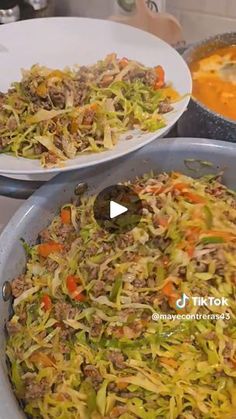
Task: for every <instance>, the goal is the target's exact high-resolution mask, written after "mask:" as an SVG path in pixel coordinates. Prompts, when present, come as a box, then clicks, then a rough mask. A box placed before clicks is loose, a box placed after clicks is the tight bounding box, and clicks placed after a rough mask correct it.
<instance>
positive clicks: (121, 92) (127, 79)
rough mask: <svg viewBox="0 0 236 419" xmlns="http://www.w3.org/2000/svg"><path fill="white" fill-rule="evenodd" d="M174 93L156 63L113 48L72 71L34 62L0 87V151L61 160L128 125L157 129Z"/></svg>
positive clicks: (103, 142)
mask: <svg viewBox="0 0 236 419" xmlns="http://www.w3.org/2000/svg"><path fill="white" fill-rule="evenodd" d="M178 99H179V95H178V93H177V92H176V91H175V90H174V89H173V88H172V87H171V86H170V85H168V84H166V81H165V72H164V69H163V68H162V67H161V66H157V67H155V68H148V67H145V66H144V65H142V64H140V63H138V62H136V61H132V60H128V59H126V58H122V59H118V58H117V56H116V54H110V55H108V56H107V57H106V58H105V59H104V60H103V61H99V62H98V63H97V64H95V65H92V66H88V67H84V66H82V67H79V68H78V69H77V70H72V69H66V70H64V71H61V70H52V69H48V68H45V67H40V66H39V65H35V66H33V67H32V68H31V69H30V70H29V71H24V72H23V78H22V80H21V81H20V82H16V83H13V85H12V87H11V88H10V89H9V91H8V92H7V93H6V94H1V93H0V150H1V152H2V153H6V152H11V153H14V154H15V155H16V156H22V157H26V158H31V159H40V161H41V164H42V165H43V166H44V167H53V166H58V165H62V164H63V162H65V161H66V160H67V159H72V158H74V157H76V156H78V155H79V154H80V153H88V152H93V153H97V152H101V151H104V150H109V149H112V148H113V147H115V145H116V144H117V141H118V139H119V137H120V135H121V134H122V133H125V132H127V131H129V130H134V129H136V128H138V129H141V130H142V131H144V132H153V131H156V130H158V129H160V128H163V127H164V126H165V118H164V116H163V115H164V114H165V113H168V112H170V111H171V110H172V109H173V108H172V103H173V102H174V101H176V100H178ZM129 137H130V138H131V137H132V136H131V135H129Z"/></svg>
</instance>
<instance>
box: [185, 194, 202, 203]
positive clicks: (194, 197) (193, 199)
mask: <svg viewBox="0 0 236 419" xmlns="http://www.w3.org/2000/svg"><path fill="white" fill-rule="evenodd" d="M184 196H185V198H187V199H188V201H190V202H192V203H193V204H205V203H206V198H204V197H203V196H200V195H198V194H195V193H193V192H184Z"/></svg>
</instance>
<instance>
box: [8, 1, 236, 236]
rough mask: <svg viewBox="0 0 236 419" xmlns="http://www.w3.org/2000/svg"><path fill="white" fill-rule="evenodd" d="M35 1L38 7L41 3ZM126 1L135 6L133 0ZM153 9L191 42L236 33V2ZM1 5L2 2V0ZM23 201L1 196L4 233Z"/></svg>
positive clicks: (102, 9)
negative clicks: (176, 25)
mask: <svg viewBox="0 0 236 419" xmlns="http://www.w3.org/2000/svg"><path fill="white" fill-rule="evenodd" d="M27 1H33V2H34V3H35V4H37V2H39V0H27ZM119 1H120V2H121V3H122V1H124V2H125V3H126V4H127V5H131V4H132V3H133V0H119ZM147 1H148V3H149V5H150V7H151V8H152V9H153V10H155V9H156V5H157V6H158V8H159V11H167V12H168V13H171V14H173V15H174V16H175V17H176V18H177V19H178V20H179V22H180V23H181V25H182V26H183V30H184V38H185V41H186V42H187V43H190V42H193V41H197V40H200V39H202V38H205V37H207V36H209V35H212V34H216V33H220V32H227V31H235V30H236V0H147ZM0 5H1V1H0ZM49 5H50V13H52V10H53V8H54V14H55V15H74V16H75V15H77V16H89V17H100V18H106V17H108V16H110V15H114V14H115V13H119V14H122V13H126V12H125V11H124V10H123V9H121V8H120V7H119V5H118V2H117V1H116V0H49ZM20 203H21V201H19V200H14V199H9V198H3V197H0V230H1V229H2V228H3V226H4V225H5V224H6V222H7V221H8V220H9V219H10V218H11V216H12V215H13V214H14V212H15V211H16V209H17V208H18V207H19V205H20Z"/></svg>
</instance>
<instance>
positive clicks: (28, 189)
mask: <svg viewBox="0 0 236 419" xmlns="http://www.w3.org/2000/svg"><path fill="white" fill-rule="evenodd" d="M44 183H45V182H43V181H34V180H33V181H32V180H19V179H11V178H8V177H5V176H1V175H0V195H1V196H7V197H8V198H15V199H27V198H29V197H30V196H31V195H32V193H34V192H35V191H36V190H37V189H38V188H40V186H42V185H43V184H44Z"/></svg>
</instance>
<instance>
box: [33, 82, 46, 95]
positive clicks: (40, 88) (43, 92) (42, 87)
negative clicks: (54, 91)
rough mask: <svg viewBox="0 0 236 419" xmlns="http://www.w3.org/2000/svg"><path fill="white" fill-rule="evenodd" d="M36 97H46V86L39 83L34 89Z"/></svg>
mask: <svg viewBox="0 0 236 419" xmlns="http://www.w3.org/2000/svg"><path fill="white" fill-rule="evenodd" d="M36 92H37V95H39V96H40V97H46V96H47V94H48V88H47V86H46V84H45V83H44V82H43V83H40V84H39V85H38V87H37V89H36Z"/></svg>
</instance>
